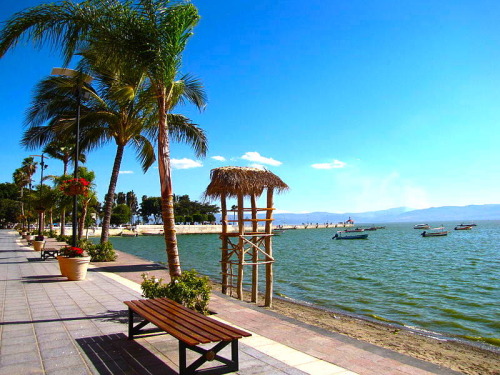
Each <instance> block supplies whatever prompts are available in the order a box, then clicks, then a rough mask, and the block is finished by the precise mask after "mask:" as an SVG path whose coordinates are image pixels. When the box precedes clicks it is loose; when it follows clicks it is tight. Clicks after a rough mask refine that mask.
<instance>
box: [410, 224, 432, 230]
mask: <svg viewBox="0 0 500 375" xmlns="http://www.w3.org/2000/svg"><path fill="white" fill-rule="evenodd" d="M430 227H431V226H430V225H429V224H417V225H414V226H413V229H430Z"/></svg>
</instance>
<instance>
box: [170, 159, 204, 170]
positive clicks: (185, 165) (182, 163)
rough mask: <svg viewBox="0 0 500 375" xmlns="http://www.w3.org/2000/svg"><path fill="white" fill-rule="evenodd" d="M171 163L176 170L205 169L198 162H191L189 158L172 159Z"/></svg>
mask: <svg viewBox="0 0 500 375" xmlns="http://www.w3.org/2000/svg"><path fill="white" fill-rule="evenodd" d="M170 163H171V164H172V168H174V169H191V168H199V167H203V164H202V163H200V162H199V161H197V160H191V159H188V158H183V159H171V160H170Z"/></svg>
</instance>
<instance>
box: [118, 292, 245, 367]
mask: <svg viewBox="0 0 500 375" xmlns="http://www.w3.org/2000/svg"><path fill="white" fill-rule="evenodd" d="M124 303H125V304H126V305H127V306H128V309H129V325H128V337H129V339H130V340H131V339H133V338H134V335H136V334H138V333H141V329H142V328H143V327H144V326H145V325H146V324H148V323H152V324H154V325H155V326H156V327H158V329H159V330H161V331H165V332H166V333H168V334H170V335H172V336H173V337H175V338H176V339H177V340H179V374H181V375H184V374H226V373H228V372H234V371H238V368H239V361H238V340H239V339H240V338H242V337H248V336H251V334H250V333H248V332H245V331H243V330H240V329H238V328H234V327H231V326H229V325H227V324H224V323H221V322H219V321H217V320H215V319H212V318H210V317H208V316H205V315H203V314H200V313H198V312H196V311H193V310H190V309H188V308H186V307H184V306H182V305H181V304H179V303H177V302H174V301H172V300H170V299H168V298H154V299H146V300H136V301H125V302H124ZM134 314H136V315H139V316H140V317H141V318H143V319H144V320H143V321H142V322H140V323H138V324H137V325H136V326H134V322H133V320H134ZM208 343H218V344H216V345H215V346H213V347H212V348H210V349H205V348H202V347H199V346H198V345H200V344H208ZM229 344H231V359H228V358H224V357H221V356H220V355H218V354H217V353H218V352H219V351H221V350H222V349H223V348H225V347H226V346H227V345H229ZM186 349H189V350H192V351H194V352H196V353H199V354H201V356H200V357H199V358H198V359H197V360H195V361H194V362H192V363H191V364H190V365H189V366H187V367H186ZM214 359H215V360H217V361H218V362H221V363H223V365H220V366H215V367H210V368H205V369H199V367H200V366H201V365H203V364H204V363H205V362H207V361H213V360H214Z"/></svg>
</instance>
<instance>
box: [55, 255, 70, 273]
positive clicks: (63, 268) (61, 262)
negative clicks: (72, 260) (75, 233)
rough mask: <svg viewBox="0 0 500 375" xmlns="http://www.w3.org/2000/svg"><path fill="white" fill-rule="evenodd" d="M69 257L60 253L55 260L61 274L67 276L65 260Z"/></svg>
mask: <svg viewBox="0 0 500 375" xmlns="http://www.w3.org/2000/svg"><path fill="white" fill-rule="evenodd" d="M68 259H69V258H68V257H63V256H61V255H58V256H57V262H58V263H59V269H60V270H61V275H62V276H65V277H67V276H68V272H67V271H66V270H67V269H68V266H67V263H68V262H67V261H66V260H68Z"/></svg>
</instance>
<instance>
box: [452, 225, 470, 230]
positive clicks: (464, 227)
mask: <svg viewBox="0 0 500 375" xmlns="http://www.w3.org/2000/svg"><path fill="white" fill-rule="evenodd" d="M471 229H472V227H471V226H470V225H465V226H462V225H458V226H456V227H455V230H471Z"/></svg>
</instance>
